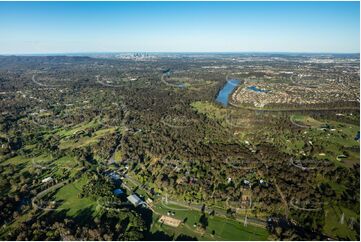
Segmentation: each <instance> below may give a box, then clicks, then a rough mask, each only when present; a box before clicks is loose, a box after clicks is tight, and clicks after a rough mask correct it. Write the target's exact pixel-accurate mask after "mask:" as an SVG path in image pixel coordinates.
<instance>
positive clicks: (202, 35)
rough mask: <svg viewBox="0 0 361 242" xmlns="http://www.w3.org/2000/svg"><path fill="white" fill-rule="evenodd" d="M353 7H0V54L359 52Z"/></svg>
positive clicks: (176, 4)
mask: <svg viewBox="0 0 361 242" xmlns="http://www.w3.org/2000/svg"><path fill="white" fill-rule="evenodd" d="M359 7H360V4H359V2H0V27H1V28H0V34H1V35H2V39H1V40H0V55H36V54H49V55H50V54H63V53H70V54H71V53H90V52H91V53H96V52H101V53H104V52H106V53H110V52H111V53H125V52H132V53H134V52H147V53H154V52H158V53H184V52H189V53H217V52H222V53H223V52H225V53H244V52H259V53H275V52H276V53H281V52H282V53H283V52H287V53H334V54H336V53H340V54H345V53H360V46H359V45H360V36H359V35H360V22H359V20H360V10H359Z"/></svg>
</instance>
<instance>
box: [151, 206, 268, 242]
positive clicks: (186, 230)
mask: <svg viewBox="0 0 361 242" xmlns="http://www.w3.org/2000/svg"><path fill="white" fill-rule="evenodd" d="M155 210H156V212H158V213H161V214H164V215H166V214H167V212H168V211H171V212H174V213H175V215H174V216H173V217H174V218H177V219H180V220H182V221H184V220H186V222H185V225H181V226H180V227H178V228H172V227H170V226H167V225H162V226H161V227H160V224H159V223H158V221H154V222H156V223H157V224H159V225H156V227H157V228H160V229H161V230H163V231H165V232H167V233H168V234H170V235H172V234H176V235H179V234H181V233H183V234H187V235H189V236H195V237H197V238H198V239H199V240H266V239H267V237H268V232H267V230H266V229H265V228H261V227H256V226H253V225H250V224H248V225H247V227H245V226H244V225H243V223H241V222H239V221H236V220H234V219H228V218H224V217H219V216H210V215H207V218H208V226H207V228H206V232H205V234H204V235H203V236H202V235H201V234H200V233H199V231H196V228H194V227H193V225H194V224H195V223H196V224H198V223H199V218H200V216H201V211H196V210H191V209H188V208H186V207H180V206H177V205H173V204H164V203H156V204H155ZM158 218H159V216H157V218H156V219H158ZM213 230H214V232H215V235H214V236H213V235H212V231H213Z"/></svg>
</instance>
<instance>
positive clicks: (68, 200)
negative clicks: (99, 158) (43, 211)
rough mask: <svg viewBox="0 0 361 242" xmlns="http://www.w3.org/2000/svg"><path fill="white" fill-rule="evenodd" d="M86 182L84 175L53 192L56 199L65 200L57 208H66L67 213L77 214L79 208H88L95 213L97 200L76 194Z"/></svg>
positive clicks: (79, 210) (70, 214)
mask: <svg viewBox="0 0 361 242" xmlns="http://www.w3.org/2000/svg"><path fill="white" fill-rule="evenodd" d="M86 183H87V179H86V177H85V176H83V177H81V178H80V179H78V180H76V181H74V182H73V183H70V184H67V185H65V186H63V187H62V188H60V189H59V190H58V191H57V193H56V194H55V199H56V200H57V201H65V202H63V203H62V204H61V206H60V207H59V208H58V209H59V210H68V211H67V215H69V216H77V215H79V213H80V212H81V210H85V209H90V210H92V211H93V214H95V213H96V206H97V202H96V201H94V200H91V199H89V198H80V197H79V196H78V195H79V193H80V191H81V188H82V186H84V185H85V184H86Z"/></svg>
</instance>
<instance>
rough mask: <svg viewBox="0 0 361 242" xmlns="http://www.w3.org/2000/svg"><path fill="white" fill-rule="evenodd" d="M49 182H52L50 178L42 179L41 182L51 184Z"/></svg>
mask: <svg viewBox="0 0 361 242" xmlns="http://www.w3.org/2000/svg"><path fill="white" fill-rule="evenodd" d="M51 181H53V178H51V177H50V176H49V177H47V178H45V179H43V180H41V182H42V183H48V182H51Z"/></svg>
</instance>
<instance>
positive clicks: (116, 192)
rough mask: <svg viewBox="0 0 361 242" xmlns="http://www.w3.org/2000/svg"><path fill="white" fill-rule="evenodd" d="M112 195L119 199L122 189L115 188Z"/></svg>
mask: <svg viewBox="0 0 361 242" xmlns="http://www.w3.org/2000/svg"><path fill="white" fill-rule="evenodd" d="M113 194H114V195H115V196H117V197H119V196H121V195H123V194H124V192H123V190H122V189H119V188H117V189H115V190H114V191H113Z"/></svg>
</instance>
